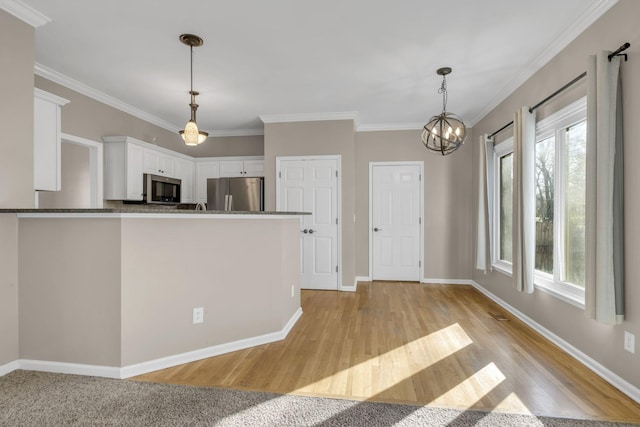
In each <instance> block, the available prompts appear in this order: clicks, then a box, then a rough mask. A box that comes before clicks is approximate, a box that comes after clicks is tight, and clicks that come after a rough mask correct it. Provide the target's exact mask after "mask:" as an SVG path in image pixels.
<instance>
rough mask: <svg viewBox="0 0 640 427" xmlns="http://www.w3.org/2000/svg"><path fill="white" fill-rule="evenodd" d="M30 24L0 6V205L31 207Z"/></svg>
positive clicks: (31, 85) (31, 89)
mask: <svg viewBox="0 0 640 427" xmlns="http://www.w3.org/2000/svg"><path fill="white" fill-rule="evenodd" d="M33 43H34V31H33V28H32V27H31V26H29V25H27V24H25V23H24V22H22V21H21V20H19V19H18V18H15V17H13V16H12V15H9V14H8V13H6V12H5V11H3V10H0V52H2V54H0V76H2V78H0V94H1V95H0V130H2V132H1V136H0V182H1V183H2V185H1V186H0V208H31V207H33V204H34V200H35V199H34V192H33Z"/></svg>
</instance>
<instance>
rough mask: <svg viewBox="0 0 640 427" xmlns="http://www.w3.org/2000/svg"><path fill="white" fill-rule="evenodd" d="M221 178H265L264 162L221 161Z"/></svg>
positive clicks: (254, 160)
mask: <svg viewBox="0 0 640 427" xmlns="http://www.w3.org/2000/svg"><path fill="white" fill-rule="evenodd" d="M220 176H221V177H223V178H232V177H250V176H252V177H255V176H264V160H257V159H253V160H220Z"/></svg>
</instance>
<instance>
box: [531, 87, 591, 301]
mask: <svg viewBox="0 0 640 427" xmlns="http://www.w3.org/2000/svg"><path fill="white" fill-rule="evenodd" d="M586 115H587V103H586V99H585V98H583V99H581V100H579V101H577V102H574V103H573V104H571V105H569V106H568V107H565V108H563V109H562V110H560V111H558V112H557V113H555V114H553V115H551V116H550V117H548V118H546V119H544V120H542V121H540V122H539V123H538V124H537V126H536V167H535V193H536V255H535V258H536V260H535V268H536V278H535V282H536V286H538V287H539V288H541V289H543V290H546V291H549V292H551V293H553V294H554V295H556V296H558V297H560V298H562V299H564V300H566V301H568V302H570V303H573V304H577V305H584V282H585V210H586V209H585V207H586V148H587V121H586Z"/></svg>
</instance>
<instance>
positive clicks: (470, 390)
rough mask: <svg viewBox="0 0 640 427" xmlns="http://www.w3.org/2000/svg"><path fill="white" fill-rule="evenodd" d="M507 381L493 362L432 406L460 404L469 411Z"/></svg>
mask: <svg viewBox="0 0 640 427" xmlns="http://www.w3.org/2000/svg"><path fill="white" fill-rule="evenodd" d="M505 379H506V377H505V376H504V375H503V374H502V372H501V371H500V369H498V367H497V366H496V365H495V363H493V362H491V363H489V364H488V365H487V366H485V367H484V368H482V369H480V370H479V371H478V372H476V373H475V374H473V375H472V376H470V377H469V378H467V379H465V380H464V381H462V382H461V383H460V384H458V385H457V386H455V387H453V388H452V389H450V390H448V391H447V392H446V393H443V394H441V395H440V396H438V397H437V398H436V399H434V400H433V401H432V402H431V403H430V404H433V405H437V406H447V405H449V404H451V402H460V404H461V405H460V407H463V408H465V409H469V408H471V407H472V406H473V405H474V404H475V403H477V402H478V401H480V400H481V399H482V398H483V397H484V396H486V395H487V394H489V393H490V392H491V390H493V389H494V388H496V387H497V386H498V385H499V384H500V383H501V382H502V381H504V380H505Z"/></svg>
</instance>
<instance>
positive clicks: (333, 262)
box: [276, 158, 339, 290]
mask: <svg viewBox="0 0 640 427" xmlns="http://www.w3.org/2000/svg"><path fill="white" fill-rule="evenodd" d="M338 167H339V161H338V159H336V158H329V159H323V158H315V159H314V158H310V159H301V158H279V159H278V171H277V174H278V192H277V200H276V204H277V206H278V210H281V211H287V212H310V213H311V215H305V216H304V217H303V219H302V221H301V222H300V257H301V259H300V269H301V274H302V283H301V287H302V288H304V289H332V290H336V289H338V215H339V213H338Z"/></svg>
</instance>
